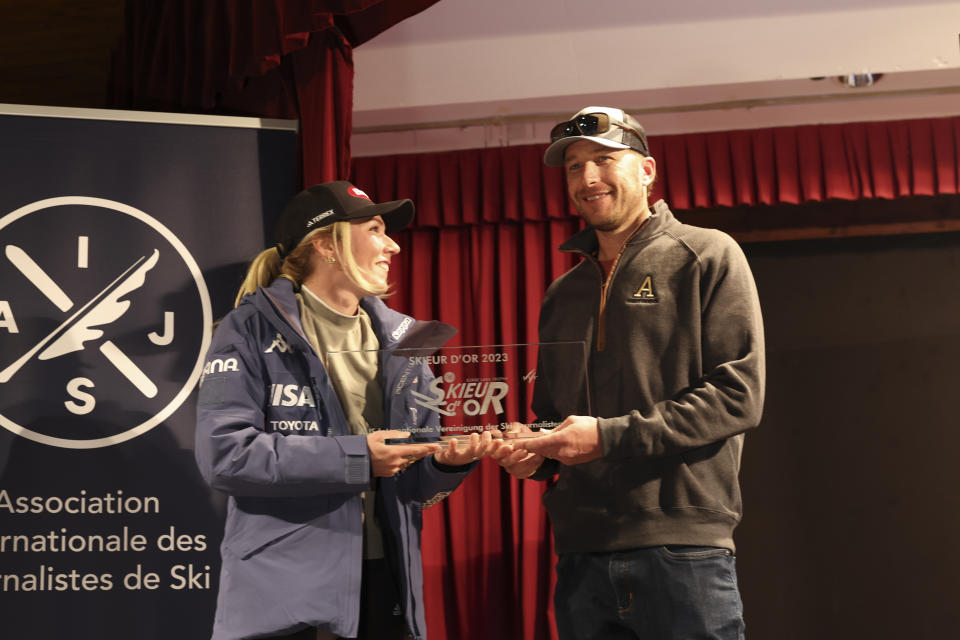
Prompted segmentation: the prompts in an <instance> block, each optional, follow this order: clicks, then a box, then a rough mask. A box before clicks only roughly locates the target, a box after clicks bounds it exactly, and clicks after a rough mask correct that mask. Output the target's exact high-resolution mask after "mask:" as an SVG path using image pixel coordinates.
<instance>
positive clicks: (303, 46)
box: [108, 0, 437, 186]
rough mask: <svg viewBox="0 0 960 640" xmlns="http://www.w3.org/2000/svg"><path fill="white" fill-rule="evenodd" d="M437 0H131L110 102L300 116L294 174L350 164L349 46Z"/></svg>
mask: <svg viewBox="0 0 960 640" xmlns="http://www.w3.org/2000/svg"><path fill="white" fill-rule="evenodd" d="M436 1H437V0H257V1H256V2H248V1H246V0H166V1H164V2H140V1H138V0H127V3H126V5H125V17H124V20H125V25H124V32H123V36H122V38H121V41H120V43H119V45H118V47H117V48H116V50H115V52H114V55H113V60H112V69H111V77H110V87H109V90H108V91H109V96H108V102H109V104H110V106H111V107H114V108H120V109H142V110H154V111H186V112H194V113H211V114H213V113H215V114H230V115H246V116H256V117H264V118H283V119H297V120H299V121H300V134H299V147H300V150H299V167H300V184H301V185H304V186H305V185H312V184H316V183H319V182H326V181H329V180H338V179H344V178H347V177H348V176H349V173H350V135H351V133H352V122H353V121H352V109H353V47H355V46H358V45H360V44H362V43H363V42H366V41H367V40H369V39H370V38H372V37H374V36H376V35H377V34H379V33H381V32H382V31H384V30H385V29H387V28H388V27H390V26H392V25H393V24H396V23H397V22H400V21H401V20H403V19H405V18H408V17H409V16H411V15H413V14H415V13H418V12H419V11H422V10H423V9H425V8H427V7H429V6H430V5H432V4H434V3H435V2H436Z"/></svg>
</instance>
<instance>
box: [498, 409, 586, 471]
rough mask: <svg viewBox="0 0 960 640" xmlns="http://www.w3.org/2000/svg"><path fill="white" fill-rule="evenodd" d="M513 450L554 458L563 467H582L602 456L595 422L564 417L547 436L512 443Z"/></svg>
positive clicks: (574, 417) (575, 417)
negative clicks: (581, 465)
mask: <svg viewBox="0 0 960 640" xmlns="http://www.w3.org/2000/svg"><path fill="white" fill-rule="evenodd" d="M511 444H512V445H513V448H514V449H517V450H523V451H528V452H530V453H535V454H538V455H540V456H543V457H545V458H553V459H554V460H558V461H560V462H562V463H563V464H565V465H574V464H583V463H584V462H590V461H591V460H596V459H598V458H600V457H602V456H603V449H602V447H601V445H600V430H599V429H598V428H597V419H596V418H594V417H592V416H567V419H566V420H564V421H563V422H561V423H560V424H559V425H557V427H556V428H555V429H554V430H553V431H552V432H550V433H549V434H548V435H545V436H541V437H539V438H523V439H520V440H516V441H513V442H511Z"/></svg>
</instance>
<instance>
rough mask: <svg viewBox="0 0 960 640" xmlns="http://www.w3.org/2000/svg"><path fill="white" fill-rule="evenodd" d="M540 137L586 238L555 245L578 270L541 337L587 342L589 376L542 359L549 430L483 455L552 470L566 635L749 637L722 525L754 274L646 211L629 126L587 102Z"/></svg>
mask: <svg viewBox="0 0 960 640" xmlns="http://www.w3.org/2000/svg"><path fill="white" fill-rule="evenodd" d="M551 140H552V144H551V145H550V146H549V148H548V149H547V151H546V155H545V157H544V161H545V163H546V164H547V165H550V166H562V167H563V169H564V172H565V174H566V178H567V190H568V194H569V196H570V200H571V202H572V203H573V206H574V207H575V208H576V210H577V211H578V212H579V214H580V216H581V217H582V218H583V219H584V221H585V222H586V223H587V225H588V228H586V229H584V230H583V231H581V232H580V233H578V234H576V235H575V236H573V238H571V239H570V240H568V241H567V242H566V243H564V244H563V245H562V246H561V247H560V249H561V251H572V252H575V253H577V254H578V255H579V256H581V257H582V258H583V260H582V261H581V262H580V263H579V264H577V265H576V266H575V267H573V268H572V269H571V270H570V271H568V272H567V273H565V274H564V275H563V276H561V277H560V278H558V279H557V280H556V281H555V282H554V283H553V284H552V285H551V286H550V288H549V289H548V290H547V292H546V294H545V297H544V300H543V305H542V308H541V315H540V341H541V342H554V341H585V343H586V353H587V364H586V373H585V375H583V376H577V375H572V374H571V370H575V367H571V365H570V363H563V362H552V361H551V360H550V355H549V352H548V351H546V350H543V351H542V352H541V360H540V363H539V365H538V371H537V384H536V389H535V393H534V400H533V409H534V412H535V413H536V415H537V419H538V421H541V422H542V421H546V422H551V421H555V422H558V423H559V424H558V426H557V427H556V428H555V429H554V430H553V431H552V433H549V434H548V435H544V436H541V437H539V438H529V439H518V440H515V441H513V444H512V446H502V447H501V448H500V449H499V450H498V451H497V452H496V453H495V457H497V459H498V460H499V461H500V463H501V464H502V465H503V466H504V467H505V468H506V469H507V470H508V471H509V472H510V473H512V474H513V475H515V476H518V477H532V478H534V479H541V480H546V479H549V478H552V477H554V475H556V474H559V475H558V476H557V479H556V482H555V483H554V484H553V485H552V486H551V487H550V488H549V489H548V490H547V492H546V494H545V495H544V504H545V506H546V508H547V511H548V513H549V516H550V520H551V523H552V525H553V528H554V532H555V536H556V547H557V552H558V554H559V562H558V564H557V576H558V582H557V590H556V599H555V604H556V612H557V627H558V629H559V632H560V638H561V640H568V639H570V640H572V639H577V640H586V639H598V640H599V639H600V638H603V639H604V640H616V639H619V638H657V639H660V638H664V639H671V640H681V639H684V638H723V639H727V638H743V637H744V623H743V614H742V605H741V602H740V595H739V591H738V587H737V582H736V570H735V566H734V564H735V563H734V555H733V554H734V544H733V530H734V527H736V525H737V523H738V522H739V520H740V516H741V499H740V487H739V482H738V473H739V467H740V456H741V451H742V448H743V438H744V437H743V433H744V432H745V431H746V430H748V429H750V428H752V427H754V426H756V425H757V424H758V422H759V420H760V414H761V410H762V406H763V393H764V347H763V326H762V323H761V317H760V306H759V302H758V300H757V292H756V287H755V285H754V281H753V277H752V275H751V273H750V269H749V267H748V265H747V262H746V259H745V258H744V255H743V253H742V251H741V250H740V248H739V247H738V246H737V244H736V243H735V242H734V241H733V240H732V239H731V238H730V237H729V236H727V235H725V234H723V233H721V232H719V231H716V230H711V229H701V228H697V227H692V226H689V225H685V224H682V223H681V222H679V221H678V220H676V219H675V218H674V217H673V214H672V213H671V212H670V210H669V209H668V208H667V205H666V204H665V203H664V202H663V201H662V200H661V201H658V202H656V203H654V204H653V205H652V206H650V205H648V196H649V193H650V189H651V185H652V184H653V182H654V179H655V178H656V162H655V161H654V159H653V157H651V155H650V150H649V146H648V145H647V139H646V135H645V133H644V131H643V128H642V127H641V126H640V123H639V122H637V121H636V120H635V119H634V118H632V117H631V116H629V115H627V114H625V113H624V112H623V111H621V110H620V109H612V108H607V107H588V108H586V109H583V110H582V111H580V112H578V113H577V114H576V115H574V117H573V118H572V119H571V120H569V121H567V122H563V123H561V124H559V125H557V126H556V127H554V129H553V131H552V132H551ZM584 378H586V379H584Z"/></svg>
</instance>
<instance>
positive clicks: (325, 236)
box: [196, 181, 493, 640]
mask: <svg viewBox="0 0 960 640" xmlns="http://www.w3.org/2000/svg"><path fill="white" fill-rule="evenodd" d="M413 212H414V208H413V203H412V202H411V201H409V200H399V201H394V202H385V203H381V204H374V203H373V202H372V201H371V200H370V198H369V197H367V195H366V194H365V193H363V191H361V190H360V189H357V188H356V187H354V186H353V185H351V184H350V183H348V182H343V181H341V182H332V183H326V184H321V185H317V186H314V187H311V188H310V189H307V190H306V191H303V192H301V193H300V194H298V195H297V196H296V197H295V198H294V199H293V201H291V203H290V204H289V205H288V206H287V207H286V209H284V211H283V213H282V214H281V217H280V220H279V222H278V225H277V245H276V247H273V248H271V249H268V250H266V251H264V252H262V253H261V254H260V255H259V256H257V258H256V259H255V260H254V262H253V264H252V265H251V267H250V270H249V272H248V274H247V278H246V280H245V282H244V284H243V286H242V287H241V290H240V293H239V294H238V296H237V304H236V309H234V310H233V311H231V312H230V313H229V314H228V315H227V316H226V317H225V318H224V320H223V321H222V322H221V323H220V325H219V326H218V327H217V330H216V333H215V335H214V338H213V344H212V346H211V348H210V354H209V356H208V365H207V367H206V368H205V371H206V373H205V375H204V378H203V380H202V381H201V388H200V398H199V402H198V410H197V445H196V455H197V461H198V463H199V465H200V469H201V471H202V473H203V475H204V477H205V478H206V480H207V482H208V483H210V485H211V486H212V487H214V488H216V489H219V490H221V491H224V492H226V493H227V494H229V501H228V512H227V521H226V529H225V532H224V539H223V544H222V546H221V555H222V558H223V566H222V570H221V575H220V591H219V594H218V598H217V613H216V619H215V622H214V629H213V638H214V640H221V639H227V638H230V639H234V638H263V637H285V638H311V639H312V638H335V637H347V638H353V637H357V636H358V635H359V637H361V638H377V639H380V638H386V639H390V638H397V639H399V638H406V637H412V638H418V639H419V638H424V637H425V635H426V628H425V622H424V614H423V598H422V582H423V576H422V568H421V564H420V527H421V508H422V505H429V504H432V503H433V502H436V501H439V500H440V499H442V498H443V497H444V496H446V495H447V494H449V492H450V491H452V490H453V489H454V488H456V486H457V485H458V484H459V483H460V481H462V480H463V478H464V477H465V476H466V475H467V474H468V473H469V472H470V471H471V470H472V468H473V467H474V466H475V465H476V460H477V459H478V458H480V457H483V456H485V455H488V454H489V453H490V452H491V450H492V448H493V445H492V442H491V438H490V435H489V434H485V435H484V436H483V437H482V438H481V437H480V436H477V435H476V434H474V435H473V436H471V440H470V441H469V442H467V443H459V444H458V443H457V442H456V441H454V440H451V441H450V444H449V446H447V447H441V446H440V445H439V444H437V443H436V442H435V438H436V434H437V432H438V431H439V428H438V426H437V425H438V420H437V416H436V415H435V414H434V413H433V412H430V411H427V410H425V409H423V408H421V407H417V406H416V405H415V404H414V403H413V402H412V399H411V396H410V393H407V392H402V393H398V392H397V391H398V389H402V388H403V387H404V385H409V384H411V383H412V384H414V385H416V386H415V387H414V388H415V389H417V390H420V391H421V392H424V391H425V388H426V386H427V385H428V384H429V382H430V380H431V379H432V377H433V376H432V374H431V373H430V371H429V370H428V369H426V368H424V367H422V366H417V367H416V368H414V369H411V367H414V365H412V364H410V362H412V359H409V358H400V357H383V356H382V355H381V352H379V351H378V350H380V349H386V350H389V349H390V348H391V347H394V346H396V345H397V344H398V343H399V342H401V341H402V340H403V338H404V336H405V335H409V334H410V333H411V331H412V329H413V328H414V327H415V326H416V322H415V321H413V320H412V319H411V318H409V317H407V316H404V315H402V314H400V313H397V312H395V311H392V310H391V309H389V308H387V306H386V305H385V304H384V303H383V302H382V301H381V300H380V298H379V296H382V295H384V294H386V293H387V290H388V283H387V275H388V273H389V269H390V261H391V259H392V258H393V257H394V256H395V255H396V254H397V253H398V252H399V250H400V248H399V247H398V246H397V244H396V243H395V242H394V241H393V240H391V239H390V238H389V237H388V236H387V232H394V231H397V230H399V229H402V228H403V227H405V226H406V225H407V224H409V222H410V220H411V219H412V218H413ZM335 352H336V353H335ZM385 425H386V426H390V427H396V428H399V429H404V428H406V429H409V430H410V431H404V430H391V429H384V428H382V427H384V426H385ZM411 431H412V432H415V433H416V434H417V436H418V437H420V436H421V435H422V434H424V433H428V434H432V436H431V437H429V438H428V440H432V441H427V442H417V443H413V444H386V443H384V440H385V439H387V438H404V437H407V436H409V435H410V432H411ZM408 634H409V635H408Z"/></svg>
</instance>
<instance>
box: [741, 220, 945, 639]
mask: <svg viewBox="0 0 960 640" xmlns="http://www.w3.org/2000/svg"><path fill="white" fill-rule="evenodd" d="M745 251H746V252H747V255H748V257H749V259H750V261H751V265H752V267H753V270H754V274H755V277H756V280H757V285H758V287H759V290H760V298H761V303H762V305H763V309H764V319H765V326H766V332H767V350H768V351H767V353H768V388H767V403H766V409H765V412H764V419H763V423H762V425H761V427H760V428H759V429H757V430H755V431H754V432H752V433H751V434H749V435H748V437H747V444H746V449H745V453H744V460H743V468H742V474H741V479H742V484H743V491H744V502H745V516H744V521H743V524H742V525H741V526H740V528H739V529H738V530H737V536H736V538H737V544H738V569H739V573H740V583H741V589H742V593H743V598H744V606H745V614H746V619H747V631H748V637H752V638H755V639H757V638H759V639H777V640H791V639H794V638H796V639H798V640H799V639H804V640H808V639H810V638H821V639H832V638H836V639H844V640H847V639H853V638H870V639H871V640H879V639H883V638H891V639H892V638H896V639H898V640H901V639H903V638H911V639H916V638H947V637H956V634H957V629H958V628H960V607H958V606H957V603H956V601H957V596H958V595H960V589H958V587H957V586H956V582H957V576H958V575H960V556H958V554H956V553H954V552H953V543H954V542H955V541H956V540H957V539H958V538H960V491H958V489H960V468H958V465H957V464H956V460H955V458H956V455H957V452H958V451H960V430H958V429H957V426H958V419H957V417H956V415H955V411H954V406H955V404H956V403H957V401H958V400H960V371H958V366H957V363H958V361H960V295H958V285H957V280H958V275H960V234H956V233H941V234H934V235H926V236H891V237H885V238H866V239H847V240H830V241H826V240H820V241H797V242H783V243H771V244H756V245H747V246H745Z"/></svg>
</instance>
